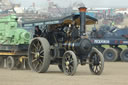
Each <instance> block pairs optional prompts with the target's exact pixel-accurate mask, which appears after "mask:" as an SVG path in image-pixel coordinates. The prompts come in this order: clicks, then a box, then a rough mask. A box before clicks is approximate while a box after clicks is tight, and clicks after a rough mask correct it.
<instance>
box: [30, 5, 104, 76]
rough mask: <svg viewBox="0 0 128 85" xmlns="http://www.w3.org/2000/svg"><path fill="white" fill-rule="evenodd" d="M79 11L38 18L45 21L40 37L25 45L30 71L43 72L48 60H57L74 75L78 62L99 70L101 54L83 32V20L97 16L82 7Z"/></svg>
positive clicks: (61, 67)
mask: <svg viewBox="0 0 128 85" xmlns="http://www.w3.org/2000/svg"><path fill="white" fill-rule="evenodd" d="M79 11H80V14H78V15H74V14H73V15H71V16H67V17H64V18H61V19H57V20H47V21H42V22H41V23H42V25H44V24H45V25H46V26H45V27H44V28H43V29H42V31H43V33H42V35H41V36H42V37H36V38H33V39H32V40H31V42H30V45H29V49H28V63H29V66H30V68H31V69H32V70H33V71H35V72H38V73H44V72H46V71H47V70H48V68H49V65H50V64H57V65H58V67H59V69H60V70H61V71H62V72H64V73H65V74H67V75H74V74H75V72H76V69H77V66H78V64H81V65H85V64H89V67H90V70H91V72H92V73H93V74H97V75H100V74H101V73H102V71H103V68H104V58H103V56H102V54H101V53H100V52H99V51H98V50H97V49H96V48H93V47H92V44H91V42H90V40H89V39H87V38H86V34H85V24H93V23H96V21H97V19H95V18H93V17H90V16H87V15H86V16H85V14H86V8H85V7H81V8H79ZM37 23H38V22H36V23H34V24H37ZM79 27H80V28H79Z"/></svg>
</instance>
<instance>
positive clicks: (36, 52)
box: [29, 39, 44, 72]
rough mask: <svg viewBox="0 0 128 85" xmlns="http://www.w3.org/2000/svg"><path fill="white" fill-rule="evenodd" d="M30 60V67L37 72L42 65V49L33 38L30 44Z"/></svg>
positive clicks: (38, 42) (39, 43)
mask: <svg viewBox="0 0 128 85" xmlns="http://www.w3.org/2000/svg"><path fill="white" fill-rule="evenodd" d="M29 54H30V56H31V57H30V61H31V67H32V69H33V70H34V71H37V72H39V71H40V70H41V68H42V65H43V62H44V61H43V60H44V49H43V47H42V44H41V42H40V41H39V40H37V39H36V40H34V41H33V42H32V43H31V45H30V51H29Z"/></svg>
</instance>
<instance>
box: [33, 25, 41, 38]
mask: <svg viewBox="0 0 128 85" xmlns="http://www.w3.org/2000/svg"><path fill="white" fill-rule="evenodd" d="M41 34H42V31H41V30H40V29H39V26H35V34H34V36H33V37H40V36H41Z"/></svg>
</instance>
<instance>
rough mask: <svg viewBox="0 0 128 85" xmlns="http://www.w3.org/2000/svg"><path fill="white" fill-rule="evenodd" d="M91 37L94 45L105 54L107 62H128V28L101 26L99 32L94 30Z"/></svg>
mask: <svg viewBox="0 0 128 85" xmlns="http://www.w3.org/2000/svg"><path fill="white" fill-rule="evenodd" d="M89 37H90V40H91V42H92V44H93V45H94V46H95V47H96V48H97V49H99V51H101V52H102V53H103V55H104V58H105V60H106V61H111V62H113V61H119V60H122V61H126V62H128V48H127V47H128V27H124V28H117V27H115V26H114V27H111V26H101V27H100V28H99V30H96V28H93V30H92V32H91V34H90V35H89ZM105 47H108V48H105Z"/></svg>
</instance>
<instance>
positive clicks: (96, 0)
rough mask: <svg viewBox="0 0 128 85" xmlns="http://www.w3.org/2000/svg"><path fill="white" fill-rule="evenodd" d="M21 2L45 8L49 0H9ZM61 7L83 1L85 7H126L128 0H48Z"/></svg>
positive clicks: (25, 5) (25, 4)
mask: <svg viewBox="0 0 128 85" xmlns="http://www.w3.org/2000/svg"><path fill="white" fill-rule="evenodd" d="M10 1H13V2H16V3H21V5H22V6H24V7H29V6H30V5H32V3H33V2H34V3H35V4H36V6H37V7H42V8H46V7H47V6H48V1H49V0H10ZM50 1H53V2H55V3H56V4H58V5H59V6H61V7H66V6H69V5H70V4H72V3H73V2H76V1H77V2H83V3H84V4H85V6H86V7H91V8H110V7H111V8H128V0H50Z"/></svg>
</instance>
